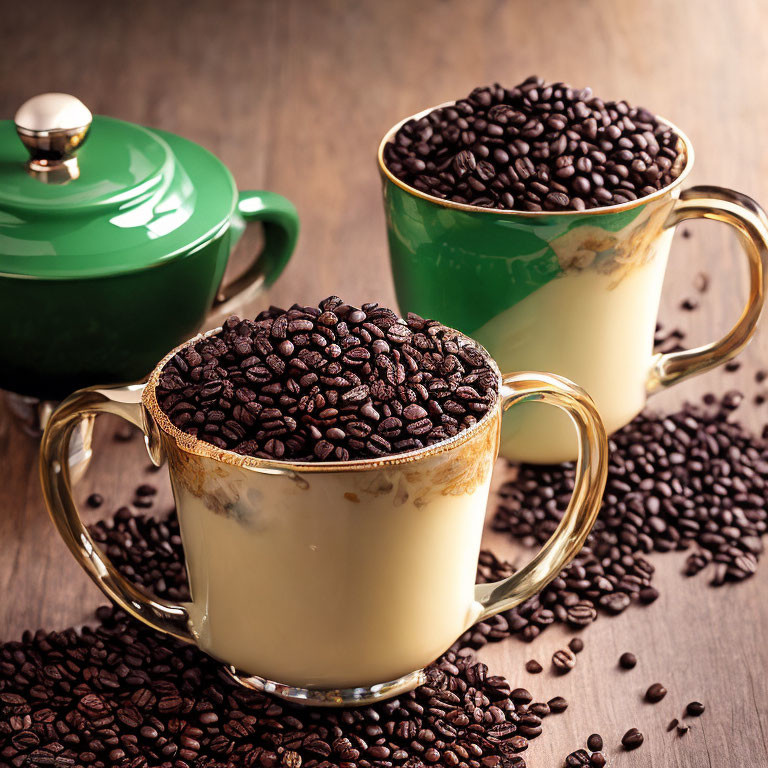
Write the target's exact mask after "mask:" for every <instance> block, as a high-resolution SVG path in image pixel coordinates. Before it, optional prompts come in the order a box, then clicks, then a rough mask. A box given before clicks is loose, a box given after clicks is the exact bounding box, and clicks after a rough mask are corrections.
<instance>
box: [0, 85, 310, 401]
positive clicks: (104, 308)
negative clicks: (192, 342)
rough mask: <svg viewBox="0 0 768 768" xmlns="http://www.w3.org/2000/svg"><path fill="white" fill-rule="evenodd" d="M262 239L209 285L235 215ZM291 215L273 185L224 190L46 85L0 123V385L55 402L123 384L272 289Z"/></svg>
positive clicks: (194, 151) (155, 140)
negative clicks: (228, 275)
mask: <svg viewBox="0 0 768 768" xmlns="http://www.w3.org/2000/svg"><path fill="white" fill-rule="evenodd" d="M251 221H259V222H261V223H262V225H263V227H264V247H263V249H262V250H261V252H260V253H259V254H258V255H257V256H256V257H255V258H254V259H253V261H252V263H251V265H250V266H249V267H248V268H247V269H246V270H245V272H244V273H243V274H241V275H240V276H239V277H237V278H236V279H234V281H233V282H231V283H229V284H222V277H223V275H224V270H225V268H226V266H227V261H228V259H229V255H230V252H231V251H232V249H233V246H234V245H235V243H236V242H237V240H238V238H239V237H240V235H241V234H242V233H243V231H244V229H245V225H246V223H247V222H251ZM298 229H299V222H298V216H297V214H296V209H295V208H294V206H293V205H292V204H291V203H290V202H289V201H288V200H286V199H285V198H284V197H281V196H280V195H277V194H275V193H273V192H264V191H244V192H238V190H237V188H236V186H235V182H234V179H233V178H232V174H231V173H230V172H229V170H228V169H227V168H226V167H225V166H224V165H223V164H222V163H221V161H220V160H218V159H217V158H216V157H214V155H212V154H211V153H210V152H208V151H207V150H205V149H203V148H202V147H200V146H199V145H197V144H194V143H193V142H191V141H187V140H186V139H183V138H181V137H179V136H176V135H174V134H171V133H166V132H165V131H159V130H155V129H150V128H145V127H142V126H139V125H134V124H132V123H127V122H123V121H121V120H115V119H113V118H110V117H103V116H99V115H96V116H92V115H91V113H90V111H89V110H88V109H87V108H86V107H85V105H84V104H82V102H80V101H79V100H78V99H76V98H75V97H74V96H69V95H66V94H58V93H46V94H42V95H40V96H36V97H34V98H32V99H30V100H29V101H28V102H26V103H25V104H24V105H23V106H22V107H21V108H20V109H19V110H18V112H17V113H16V116H15V118H14V120H13V121H10V120H8V121H0V324H1V325H2V329H3V332H2V335H1V336H0V389H4V390H6V391H9V392H11V393H15V394H16V395H20V396H22V397H23V398H24V399H29V398H37V399H39V400H58V399H60V398H62V397H63V396H65V395H67V394H69V393H70V392H72V391H73V390H75V389H79V388H81V387H84V386H86V385H92V384H101V383H103V384H107V383H115V382H126V381H134V380H138V379H141V378H143V377H144V376H145V375H146V374H148V373H149V372H150V371H151V370H152V367H153V366H154V364H155V362H156V361H157V360H158V359H159V358H161V357H162V356H163V355H164V354H165V352H166V351H167V350H169V349H172V348H173V347H174V346H176V345H178V344H179V343H180V342H181V341H183V340H184V339H186V338H189V337H190V336H192V335H194V333H195V332H196V331H197V330H198V329H200V328H201V327H202V326H208V325H210V324H211V321H210V320H209V318H210V314H211V313H212V312H214V313H216V314H217V315H219V316H220V315H221V314H223V313H224V312H226V311H227V310H229V309H234V307H235V304H236V302H237V303H238V304H239V303H242V302H245V301H247V300H249V299H250V298H252V297H253V295H254V294H255V293H257V292H258V291H259V290H261V289H263V288H264V287H266V286H268V285H269V284H270V283H272V282H273V281H274V280H275V279H276V278H277V277H278V275H279V274H280V272H281V271H282V270H283V268H284V267H285V265H286V263H287V261H288V260H289V258H290V257H291V254H292V252H293V249H294V246H295V244H296V238H297V235H298Z"/></svg>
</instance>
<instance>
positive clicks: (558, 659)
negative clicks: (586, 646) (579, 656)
mask: <svg viewBox="0 0 768 768" xmlns="http://www.w3.org/2000/svg"><path fill="white" fill-rule="evenodd" d="M552 666H553V667H554V668H555V670H556V671H557V672H559V673H560V674H565V673H566V672H570V671H571V670H572V669H573V668H574V667H575V666H576V656H574V654H573V651H570V650H568V649H567V648H561V649H560V650H559V651H555V652H554V653H553V654H552Z"/></svg>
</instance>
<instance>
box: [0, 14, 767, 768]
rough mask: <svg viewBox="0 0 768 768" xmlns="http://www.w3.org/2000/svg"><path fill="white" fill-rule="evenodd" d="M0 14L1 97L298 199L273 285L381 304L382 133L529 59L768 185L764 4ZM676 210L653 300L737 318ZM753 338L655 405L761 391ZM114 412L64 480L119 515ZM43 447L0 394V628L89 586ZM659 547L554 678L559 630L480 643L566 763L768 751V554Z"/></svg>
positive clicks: (122, 452) (529, 68)
mask: <svg viewBox="0 0 768 768" xmlns="http://www.w3.org/2000/svg"><path fill="white" fill-rule="evenodd" d="M0 18H2V23H0V82H1V83H2V88H1V89H0V117H3V118H9V117H11V116H12V115H13V112H14V111H15V109H16V107H17V106H18V105H19V104H20V103H21V102H22V101H24V100H25V99H26V98H27V97H29V96H30V95H32V94H35V93H38V92H42V91H50V90H61V91H66V92H70V93H74V94H76V95H78V96H79V97H80V98H82V99H83V100H84V101H85V103H86V104H88V105H89V106H90V107H91V108H92V109H93V110H94V111H95V112H99V113H103V114H110V115H114V116H116V117H120V118H123V119H126V120H131V121H135V122H138V123H144V124H147V125H151V126H155V127H159V128H163V129H165V130H170V131H174V132H178V133H180V134H183V135H184V136H186V137H188V138H190V139H192V140H194V141H197V142H200V143H201V144H203V145H204V146H206V147H207V148H208V149H210V150H211V151H213V152H215V153H216V154H217V155H219V156H220V157H221V158H222V160H223V161H224V162H225V163H226V164H227V165H228V166H229V167H230V168H231V169H232V170H233V172H234V174H235V176H236V178H237V181H238V183H239V184H240V186H241V187H243V188H247V187H256V188H267V189H272V190H275V191H277V192H280V193H282V194H284V195H286V196H287V197H289V198H290V199H292V200H293V201H294V202H295V203H296V205H297V207H298V209H299V212H300V215H301V218H302V223H303V230H302V234H301V238H300V242H299V247H298V250H297V252H296V255H295V257H294V259H293V261H292V262H291V264H290V265H289V267H288V268H287V269H286V271H285V273H284V276H283V277H282V278H281V280H280V281H278V283H277V285H276V286H275V287H274V288H273V290H272V291H271V292H270V294H269V296H268V297H264V298H263V302H264V303H266V302H267V301H269V302H274V303H290V302H292V301H295V300H298V301H316V300H318V299H320V298H321V297H323V296H325V295H327V294H330V293H338V294H341V295H342V296H344V297H345V298H346V299H347V300H349V301H352V302H356V303H359V302H362V301H366V300H371V299H376V300H380V301H382V302H383V303H392V302H394V293H393V289H392V282H391V278H390V273H389V265H388V261H387V254H386V243H385V238H384V220H383V215H382V209H381V204H380V199H379V198H380V185H379V179H378V175H377V170H376V163H375V150H376V147H377V144H378V141H379V139H380V137H381V135H382V134H383V133H384V132H385V131H386V130H387V129H388V128H389V127H390V126H391V125H392V124H393V123H395V122H396V121H397V120H399V119H400V118H402V117H403V116H405V115H407V114H410V113H413V112H415V111H417V110H419V109H422V108H424V107H426V106H429V105H431V104H437V103H440V102H442V101H445V100H448V99H451V98H455V97H458V96H461V95H464V94H465V93H466V92H468V91H469V90H470V89H471V88H472V87H473V86H474V85H477V84H480V83H487V82H491V81H494V80H500V81H502V82H505V83H512V82H517V81H518V80H520V79H522V78H523V77H525V76H527V75H528V74H530V73H532V72H536V73H539V74H541V75H543V76H545V77H547V78H553V79H564V80H568V81H570V82H572V83H573V84H575V85H585V84H589V85H591V86H592V87H593V88H594V90H595V91H596V92H597V93H598V94H600V95H604V96H606V97H608V98H610V97H623V98H627V99H628V100H630V101H632V102H635V103H640V104H644V105H646V106H648V107H650V108H652V109H653V110H655V111H657V112H658V113H660V114H662V115H665V116H667V117H669V118H670V119H671V120H673V121H674V122H676V123H678V124H679V125H681V126H683V127H684V128H685V129H686V131H687V132H688V134H689V136H690V137H691V139H692V140H693V143H694V145H695V147H696V155H697V161H696V168H695V169H694V172H693V175H692V178H691V182H692V183H717V184H721V185H723V186H728V187H733V188H736V189H739V190H741V191H743V192H745V193H747V194H749V195H752V196H753V197H755V198H757V199H758V200H763V201H766V200H768V153H766V152H765V151H764V147H763V144H764V136H765V134H766V129H768V88H766V87H765V85H766V83H767V82H768V57H766V56H765V29H766V26H767V25H768V6H766V5H765V3H761V2H760V0H739V1H738V2H733V3H723V2H721V1H720V0H677V2H674V3H670V2H667V1H666V0H647V1H646V2H643V3H638V2H621V3H618V2H614V1H613V0H579V2H563V1H562V0H520V1H519V2H503V1H502V0H473V2H466V1H465V2H462V0H423V1H422V2H418V3H416V2H413V1H412V0H389V1H388V2H386V3H382V2H375V1H373V0H366V1H365V2H355V0H304V1H303V2H302V1H301V0H271V1H264V2H254V1H253V0H229V1H228V2H227V3H212V2H203V1H192V0H185V1H184V2H182V0H164V1H163V2H157V1H156V0H137V1H135V2H132V3H120V4H118V3H105V2H103V1H102V0H76V1H75V2H73V3H70V4H69V5H68V6H67V12H66V15H65V16H62V14H61V5H60V4H54V3H52V2H49V1H48V0H45V1H41V2H37V3H18V2H16V1H15V0H14V1H13V2H11V0H0ZM41 20H43V21H44V23H42V24H41ZM688 229H690V231H691V232H692V234H693V236H692V237H691V238H690V239H682V238H678V239H677V240H676V242H675V245H674V254H673V257H672V259H671V263H670V267H669V271H668V276H667V281H666V285H665V295H664V301H663V309H662V315H661V317H662V320H663V321H664V322H665V323H667V324H669V325H677V326H678V327H680V328H682V329H683V330H685V331H687V332H688V333H689V339H690V340H691V341H693V342H703V341H705V340H708V339H710V338H713V337H714V336H716V335H718V334H721V333H722V332H723V331H724V330H725V329H726V328H727V327H728V324H729V322H731V321H732V320H733V319H735V317H736V315H737V313H738V311H739V308H740V302H742V301H743V299H744V285H743V283H744V280H743V273H744V269H743V264H742V259H741V257H740V254H739V252H738V248H737V247H736V245H735V239H734V238H732V237H731V236H730V234H729V233H727V232H726V231H725V230H724V228H723V227H715V226H713V225H712V224H710V223H708V222H705V223H701V224H699V223H697V224H691V225H690V226H688ZM700 270H705V271H708V272H710V274H712V275H713V278H714V279H713V281H712V286H711V288H710V290H709V292H708V293H707V294H706V295H705V296H704V297H703V300H702V309H701V310H699V311H698V312H693V313H681V312H679V310H678V306H679V304H680V301H681V300H682V299H683V298H684V297H685V296H687V295H690V294H691V293H692V291H693V289H692V284H693V277H694V275H695V274H696V273H697V272H698V271H700ZM30 309H33V308H30ZM254 309H255V307H252V308H251V310H254ZM586 343H590V340H588V339H585V344H586ZM767 351H768V332H766V331H765V329H763V330H762V331H761V332H760V333H759V334H758V336H757V338H756V339H755V341H754V342H753V344H752V346H751V347H750V348H749V350H748V351H747V353H746V354H745V355H744V356H743V360H744V362H745V365H744V367H743V368H742V370H741V371H740V372H738V373H736V374H730V375H729V374H721V373H715V374H712V375H709V376H706V377H702V378H700V379H697V380H695V381H692V382H689V383H686V384H684V385H682V386H680V387H678V388H677V389H676V390H675V391H673V392H669V393H667V394H665V395H663V396H660V397H658V398H657V399H656V400H655V401H654V403H653V406H654V407H657V408H673V407H675V406H676V405H678V404H679V403H680V402H681V401H682V400H683V399H685V398H696V397H698V396H700V395H701V394H702V393H703V392H704V391H707V390H712V391H715V392H720V393H722V392H724V391H725V390H727V389H728V388H731V387H733V386H736V385H738V386H740V387H743V388H745V389H746V390H747V391H748V392H749V393H751V394H754V393H755V392H756V391H757V390H756V386H757V385H755V384H754V382H753V378H752V374H753V373H754V371H755V370H756V369H757V368H759V367H760V366H761V365H763V364H764V363H765V361H766V352H767ZM740 417H741V418H742V419H746V420H749V421H750V423H752V424H753V425H754V427H755V428H756V429H758V430H759V429H760V428H761V427H762V425H763V424H764V423H765V421H766V420H768V410H766V409H765V407H764V408H763V410H762V411H761V412H759V411H757V410H750V408H749V407H743V408H742V411H741V412H740ZM114 429H115V423H114V422H111V421H109V420H108V419H106V418H105V419H104V420H103V423H102V424H100V425H99V429H98V439H97V457H96V460H95V461H94V463H93V465H92V467H91V469H90V470H89V473H88V475H87V476H86V478H85V479H84V481H83V483H82V484H81V487H80V488H79V490H78V493H79V494H80V495H81V496H82V498H85V497H86V496H87V495H88V493H90V492H91V490H95V489H98V490H99V491H100V492H101V493H102V494H103V495H104V496H105V497H106V500H107V501H106V504H105V507H104V508H103V509H104V510H109V511H111V510H113V509H114V508H115V507H116V506H118V505H120V504H121V503H123V502H125V501H126V500H130V499H131V498H132V492H133V489H134V488H135V487H136V486H137V485H138V484H139V483H140V482H143V481H146V479H147V477H148V475H147V474H145V473H146V466H147V463H148V462H147V459H146V456H145V455H144V453H143V448H142V445H141V443H140V441H139V440H138V439H137V440H134V441H132V442H130V443H116V442H114V441H113V439H112V434H113V432H114ZM36 461H37V446H36V444H35V442H34V441H33V440H32V439H30V438H28V437H27V436H26V435H24V434H23V433H22V432H21V431H20V429H19V427H18V425H17V424H15V423H14V422H13V421H12V419H11V418H10V417H9V415H8V414H7V413H5V412H3V411H0V466H1V467H2V471H3V479H2V483H0V638H2V639H12V638H17V637H18V636H19V635H20V633H21V632H22V630H23V629H25V628H36V627H40V626H45V627H64V626H68V625H71V624H77V623H81V622H83V621H85V620H87V618H88V617H89V615H90V614H91V613H92V610H93V608H94V607H95V606H96V605H98V604H100V603H102V602H103V598H102V597H101V594H100V593H99V592H98V591H97V590H96V588H95V587H94V586H93V585H92V584H91V583H90V582H89V581H88V580H87V578H86V577H85V575H84V574H83V573H82V572H81V571H80V570H79V568H78V567H77V566H76V564H75V562H74V560H73V559H72V558H71V557H70V556H69V555H68V553H67V552H66V550H65V547H64V545H63V544H62V543H61V542H60V541H59V540H58V538H57V537H56V534H55V532H54V531H53V528H52V526H51V525H50V523H49V521H48V519H47V516H46V514H45V511H44V509H43V505H42V500H41V494H40V488H39V481H38V475H37V464H36ZM499 469H500V470H501V469H502V468H501V467H500V468H499ZM153 479H154V481H161V483H162V486H163V489H162V493H161V496H160V499H159V501H158V502H157V505H156V508H157V509H159V510H165V509H167V508H168V507H170V505H171V503H172V502H171V497H170V491H169V489H168V484H167V481H166V479H165V477H164V474H159V475H153ZM88 514H89V515H90V516H92V517H93V516H95V514H94V513H92V512H91V513H88ZM488 543H489V544H490V545H491V546H492V547H493V548H494V549H496V550H497V551H499V552H500V553H505V552H507V551H508V548H509V546H510V545H509V543H508V542H507V541H505V540H504V539H503V537H499V536H495V537H494V536H492V535H491V534H489V536H488ZM521 557H522V555H521ZM655 563H656V565H657V566H658V567H659V576H658V583H659V587H660V588H661V591H662V597H661V599H660V600H659V601H658V602H657V603H655V604H654V605H653V606H651V607H649V608H646V609H634V610H630V611H627V612H626V613H625V614H624V615H622V616H621V617H619V618H615V619H607V618H605V619H601V620H600V621H599V622H598V623H597V624H596V625H594V626H592V627H590V628H589V629H588V630H586V631H585V632H584V638H585V642H586V649H585V651H584V653H582V654H581V656H579V659H578V665H577V668H576V670H575V671H574V672H572V673H571V674H569V675H567V676H566V677H562V678H555V677H554V676H552V675H551V674H550V672H549V669H548V667H549V665H548V660H549V657H550V656H551V654H552V652H553V651H554V650H555V649H556V648H558V647H560V646H561V644H562V643H563V641H564V640H565V639H566V637H567V636H568V635H567V633H566V632H564V631H563V630H562V629H561V628H552V629H550V630H548V631H547V632H545V633H544V634H543V635H542V636H541V637H540V638H539V639H538V640H537V641H536V642H535V643H533V644H532V645H530V646H525V645H524V644H522V643H520V642H518V641H516V640H509V641H505V642H503V643H500V644H497V645H495V646H492V647H489V648H487V649H486V650H485V651H484V652H483V657H484V658H485V659H486V660H487V661H488V663H489V664H491V666H492V667H493V669H494V671H498V672H500V673H503V674H506V675H508V676H509V677H510V679H511V680H512V681H513V682H514V683H515V684H516V685H525V686H527V687H530V689H531V690H532V691H533V692H534V694H535V695H536V696H537V698H544V699H546V698H548V697H550V696H552V695H554V694H563V695H565V696H566V697H567V698H568V699H569V700H570V701H571V702H572V703H571V707H570V708H569V710H568V711H567V713H565V714H564V715H562V716H559V717H552V718H550V719H549V720H547V721H546V724H545V732H544V735H543V737H542V738H540V739H538V740H537V741H535V742H533V743H532V746H531V749H530V751H529V752H528V753H527V755H528V760H529V764H530V765H531V766H533V767H534V768H550V767H552V766H559V765H561V763H562V759H563V757H564V756H565V755H566V754H567V753H568V752H570V751H571V750H573V749H576V748H577V747H581V746H583V745H584V741H585V739H586V737H587V736H588V735H589V734H590V733H592V732H593V731H599V732H601V733H602V734H603V736H604V737H605V740H606V745H607V749H608V751H609V753H610V754H611V756H612V758H613V759H614V763H613V764H614V765H617V766H621V767H622V768H624V767H625V766H626V768H640V766H643V767H645V766H653V767H654V768H662V767H664V768H668V767H670V766H675V767H677V766H684V767H685V768H701V767H703V766H718V765H733V766H737V765H738V766H742V765H750V766H766V765H768V686H766V683H765V679H766V672H767V671H768V646H766V643H765V638H766V637H768V601H767V600H766V599H765V595H766V590H768V566H766V564H765V563H763V564H761V567H760V569H759V570H758V573H757V575H756V576H755V577H754V578H753V579H751V580H750V581H748V582H747V583H744V584H740V585H736V586H729V587H724V588H721V589H717V590H715V589H710V588H709V587H707V586H706V580H705V578H704V577H700V578H696V579H692V580H685V579H683V578H682V577H681V575H680V569H681V558H680V557H679V556H677V555H667V556H660V557H656V558H655ZM624 650H632V651H634V652H635V653H637V655H638V656H639V658H640V663H639V664H638V667H637V668H636V669H635V670H634V671H632V672H629V673H627V672H620V671H618V670H617V668H616V661H617V659H618V656H619V654H620V653H621V652H622V651H624ZM531 657H535V658H538V659H539V660H540V661H541V662H542V663H544V664H545V667H547V671H546V672H545V673H544V674H542V675H539V676H537V677H536V676H531V675H529V674H528V673H526V672H525V671H524V669H523V664H524V662H525V660H526V659H528V658H531ZM657 680H658V681H661V682H663V683H664V684H665V685H666V686H667V688H669V691H670V693H669V694H668V696H667V698H666V699H665V700H664V701H663V702H662V703H661V704H658V705H656V706H655V707H651V706H650V705H648V704H645V703H643V702H642V700H641V697H642V693H643V692H644V691H645V689H646V688H647V686H648V685H649V684H650V683H652V682H656V681H657ZM691 699H700V700H702V701H704V702H705V703H706V704H707V705H708V709H707V712H706V713H705V715H704V716H703V717H702V718H700V719H699V720H697V721H694V724H693V728H692V730H691V732H690V733H689V734H688V735H687V736H685V737H684V738H682V739H679V738H677V736H676V735H675V734H674V733H673V734H667V733H666V732H665V731H664V726H665V725H666V723H667V722H668V721H669V720H670V719H671V718H672V717H673V716H678V715H679V713H680V711H681V709H682V707H683V706H684V705H685V704H686V703H687V702H688V701H689V700H691ZM632 726H637V727H639V728H640V729H641V730H643V731H644V732H645V734H646V743H645V745H644V746H643V747H642V748H641V749H640V750H638V751H637V752H635V753H631V754H625V753H623V752H621V751H620V750H619V749H618V743H619V740H620V737H621V735H622V734H623V733H624V732H625V731H626V730H627V729H628V728H630V727H632Z"/></svg>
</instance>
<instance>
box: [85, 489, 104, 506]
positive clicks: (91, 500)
mask: <svg viewBox="0 0 768 768" xmlns="http://www.w3.org/2000/svg"><path fill="white" fill-rule="evenodd" d="M103 503H104V497H103V496H102V495H101V494H100V493H92V494H91V495H90V496H89V497H88V499H87V500H86V504H88V506H89V507H92V508H93V509H98V508H99V507H100V506H101V505H102V504H103Z"/></svg>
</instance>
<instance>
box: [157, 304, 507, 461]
mask: <svg viewBox="0 0 768 768" xmlns="http://www.w3.org/2000/svg"><path fill="white" fill-rule="evenodd" d="M497 387H498V381H497V377H496V374H495V373H494V371H493V370H492V368H491V367H490V366H489V363H488V360H487V358H486V356H485V355H484V354H483V353H482V352H481V350H480V349H479V348H478V347H477V346H476V345H475V344H474V343H473V342H471V341H470V340H468V339H466V338H465V337H463V336H460V335H458V334H457V333H456V332H455V331H452V330H450V329H448V328H446V327H445V326H443V325H441V324H440V323H438V322H436V321H434V320H424V319H423V318H421V317H419V316H418V315H414V314H409V315H408V317H407V319H402V318H399V317H398V316H397V315H396V314H395V313H394V312H393V311H392V310H391V309H387V308H385V307H380V306H378V304H364V305H363V306H362V308H360V309H358V308H356V307H353V306H350V305H349V304H345V303H344V302H343V301H342V300H341V299H340V298H338V297H336V296H331V297H330V298H327V299H325V300H324V301H321V302H320V305H319V306H317V307H312V306H299V305H298V304H294V305H293V306H292V307H291V308H290V309H288V310H284V309H280V308H278V307H270V309H268V310H266V311H264V312H261V313H260V314H259V315H258V317H257V318H256V319H255V320H241V319H240V318H238V317H230V318H229V319H228V320H227V321H226V323H225V324H224V327H223V328H222V330H221V331H220V332H219V333H217V334H214V335H212V336H208V337H207V338H205V339H202V340H200V341H197V342H196V343H194V344H191V345H190V346H188V347H186V348H185V349H183V350H182V351H181V352H179V353H178V354H176V355H175V356H174V357H173V358H172V359H171V360H170V361H169V362H168V363H167V364H166V366H165V368H164V369H163V371H162V375H161V376H160V379H159V382H158V386H157V398H158V401H159V403H160V407H161V408H162V409H163V411H165V413H166V414H168V416H169V418H170V419H171V421H172V422H173V424H175V425H176V426H177V427H178V428H179V429H182V430H184V431H185V432H187V433H188V434H191V435H195V436H197V437H199V438H200V439H202V440H205V441H207V442H209V443H212V444H213V445H215V446H217V447H219V448H226V449H229V450H233V451H236V452H238V453H241V454H245V455H248V456H256V457H260V458H269V459H291V460H294V461H348V460H351V459H369V458H377V457H381V456H389V455H391V454H396V453H401V452H404V451H410V450H414V449H418V448H422V447H424V446H428V445H433V444H435V443H439V442H441V441H443V440H447V439H448V438H451V437H453V436H454V435H456V434H458V433H459V432H460V431H461V430H464V429H467V428H468V427H470V426H472V425H473V424H475V423H476V422H477V421H478V420H479V419H480V418H482V416H483V415H484V414H485V413H486V412H487V411H488V410H489V409H490V408H491V407H492V406H493V404H494V403H495V401H496V396H497Z"/></svg>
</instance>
